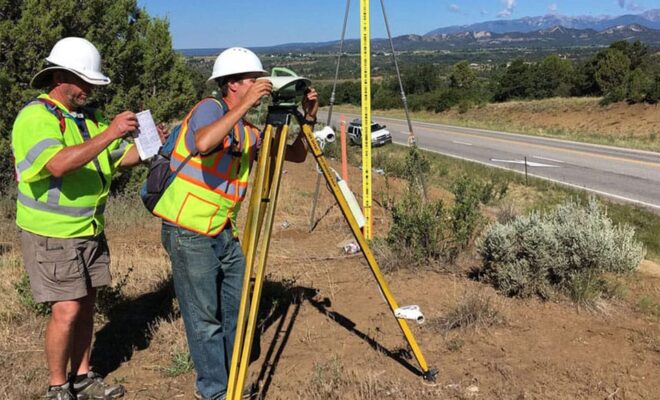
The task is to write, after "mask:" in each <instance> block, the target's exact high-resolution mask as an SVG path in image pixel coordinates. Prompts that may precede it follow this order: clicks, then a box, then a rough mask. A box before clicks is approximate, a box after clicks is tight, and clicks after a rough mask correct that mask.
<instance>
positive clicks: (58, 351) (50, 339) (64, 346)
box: [46, 300, 81, 386]
mask: <svg viewBox="0 0 660 400" xmlns="http://www.w3.org/2000/svg"><path fill="white" fill-rule="evenodd" d="M80 309H81V302H80V300H66V301H57V302H55V303H53V305H52V314H51V316H50V319H49V320H48V325H47V326H46V361H47V363H48V372H49V384H50V385H51V386H59V385H62V384H64V383H66V381H67V376H66V368H67V365H68V364H69V359H70V357H71V351H72V347H73V336H74V331H75V325H76V323H77V319H78V316H79V314H80Z"/></svg>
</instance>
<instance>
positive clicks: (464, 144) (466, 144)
mask: <svg viewBox="0 0 660 400" xmlns="http://www.w3.org/2000/svg"><path fill="white" fill-rule="evenodd" d="M451 142H452V143H456V144H462V145H463V146H472V143H467V142H459V141H458V140H452V141H451Z"/></svg>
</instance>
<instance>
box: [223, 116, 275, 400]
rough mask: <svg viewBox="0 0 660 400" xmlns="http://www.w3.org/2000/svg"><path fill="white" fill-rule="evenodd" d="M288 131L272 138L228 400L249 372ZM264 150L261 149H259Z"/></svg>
mask: <svg viewBox="0 0 660 400" xmlns="http://www.w3.org/2000/svg"><path fill="white" fill-rule="evenodd" d="M287 131H288V125H284V126H282V127H281V128H280V129H279V130H278V133H277V134H276V135H275V139H276V143H277V153H276V156H275V157H274V158H272V159H271V161H272V163H271V167H272V170H271V173H270V174H269V176H270V177H271V180H270V185H269V186H270V188H269V189H270V191H269V196H268V197H267V198H265V199H266V200H268V201H267V204H266V207H265V215H264V216H263V217H264V221H265V223H266V225H265V226H264V231H263V238H262V239H261V240H260V242H261V248H260V249H259V259H258V263H257V266H256V276H255V282H254V288H253V290H252V299H251V301H250V305H249V307H250V312H249V314H248V320H247V324H246V330H245V335H244V337H242V338H241V341H240V342H239V341H238V336H237V338H236V343H240V344H241V346H242V350H241V351H240V360H238V355H237V354H234V355H233V356H232V364H233V362H234V360H237V362H238V370H237V371H236V377H235V378H233V377H232V375H230V380H229V382H230V385H228V387H227V399H230V400H232V399H233V400H240V398H241V396H242V390H243V387H244V386H245V379H246V376H247V372H248V367H249V363H250V353H251V350H252V342H253V340H254V333H255V330H256V325H257V317H258V314H259V303H260V300H261V291H262V289H263V282H264V277H265V269H266V261H267V257H268V246H269V245H270V236H271V232H272V229H273V221H274V219H275V209H276V207H277V197H278V194H279V189H280V181H281V177H282V166H283V164H284V153H285V151H286V134H287ZM262 150H263V149H262Z"/></svg>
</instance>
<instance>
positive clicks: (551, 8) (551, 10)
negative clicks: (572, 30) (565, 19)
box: [548, 3, 557, 14]
mask: <svg viewBox="0 0 660 400" xmlns="http://www.w3.org/2000/svg"><path fill="white" fill-rule="evenodd" d="M548 13H549V14H557V3H550V5H548Z"/></svg>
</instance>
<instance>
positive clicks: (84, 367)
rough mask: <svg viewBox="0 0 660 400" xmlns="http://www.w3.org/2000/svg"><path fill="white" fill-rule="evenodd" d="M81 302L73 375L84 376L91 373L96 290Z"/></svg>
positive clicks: (92, 290) (74, 345)
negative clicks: (90, 361) (90, 363)
mask: <svg viewBox="0 0 660 400" xmlns="http://www.w3.org/2000/svg"><path fill="white" fill-rule="evenodd" d="M79 301H80V312H79V315H78V319H77V320H76V324H75V327H74V334H73V337H74V340H73V347H72V349H71V373H72V374H73V373H74V372H75V373H76V375H83V374H85V375H86V374H87V373H88V372H89V355H90V350H91V347H92V336H93V334H94V306H95V304H96V289H95V288H91V289H88V290H87V296H85V297H83V298H82V299H80V300H79Z"/></svg>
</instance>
